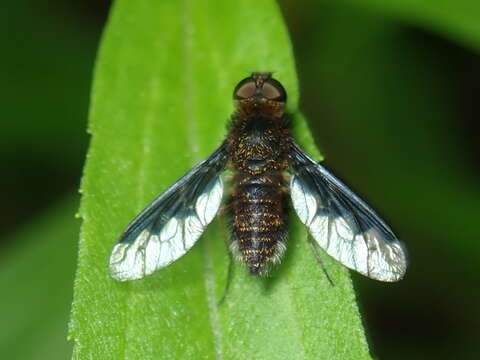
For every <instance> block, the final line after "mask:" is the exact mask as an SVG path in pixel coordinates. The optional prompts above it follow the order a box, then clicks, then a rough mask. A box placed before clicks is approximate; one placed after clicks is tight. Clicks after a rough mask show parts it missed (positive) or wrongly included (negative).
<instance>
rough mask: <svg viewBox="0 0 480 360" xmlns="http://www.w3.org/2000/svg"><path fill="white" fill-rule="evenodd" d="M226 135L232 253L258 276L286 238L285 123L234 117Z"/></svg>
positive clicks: (276, 256)
mask: <svg viewBox="0 0 480 360" xmlns="http://www.w3.org/2000/svg"><path fill="white" fill-rule="evenodd" d="M237 121H238V122H237V123H234V126H233V128H232V133H231V134H230V154H231V162H232V167H233V170H234V178H233V184H234V189H233V193H232V196H231V201H230V206H229V209H230V214H231V216H232V232H233V243H232V251H233V252H234V254H235V255H236V256H237V257H238V258H240V260H242V261H243V262H244V263H246V264H247V266H248V267H249V269H250V272H251V273H252V274H262V273H264V272H266V271H267V270H268V265H269V264H271V263H274V262H276V261H278V260H280V258H281V256H282V254H283V252H284V250H285V241H286V238H287V225H286V214H285V209H286V197H285V190H284V189H285V187H286V184H285V178H284V175H283V171H284V170H285V169H286V167H287V155H286V152H285V150H286V148H287V146H286V144H285V141H286V138H287V137H286V135H288V133H287V131H288V130H286V127H285V126H284V122H283V121H282V119H275V118H267V117H251V118H247V119H243V121H241V120H240V119H237Z"/></svg>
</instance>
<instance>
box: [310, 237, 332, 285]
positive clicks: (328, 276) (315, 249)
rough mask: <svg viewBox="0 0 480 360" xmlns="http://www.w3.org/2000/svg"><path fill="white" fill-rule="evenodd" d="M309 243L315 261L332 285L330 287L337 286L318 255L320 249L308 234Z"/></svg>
mask: <svg viewBox="0 0 480 360" xmlns="http://www.w3.org/2000/svg"><path fill="white" fill-rule="evenodd" d="M307 242H308V246H310V249H311V250H312V253H313V256H315V259H317V262H318V263H319V264H320V266H321V267H322V271H323V273H324V274H325V277H326V278H327V280H328V282H329V283H330V285H332V286H335V284H334V283H333V281H332V279H331V277H330V275H328V272H327V269H326V268H325V264H324V263H323V261H322V258H321V257H320V254H319V253H318V249H317V247H316V244H315V243H314V241H313V238H312V236H311V235H310V234H308V236H307Z"/></svg>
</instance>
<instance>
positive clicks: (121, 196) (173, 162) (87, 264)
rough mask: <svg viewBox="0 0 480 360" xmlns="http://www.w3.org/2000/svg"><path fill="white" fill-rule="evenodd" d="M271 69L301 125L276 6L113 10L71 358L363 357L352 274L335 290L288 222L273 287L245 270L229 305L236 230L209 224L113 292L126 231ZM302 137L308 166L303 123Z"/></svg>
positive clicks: (144, 4)
mask: <svg viewBox="0 0 480 360" xmlns="http://www.w3.org/2000/svg"><path fill="white" fill-rule="evenodd" d="M252 70H273V71H275V77H276V78H277V79H279V80H280V81H281V82H282V83H283V84H284V85H285V87H286V89H287V91H288V94H289V110H290V111H291V112H292V113H294V114H296V113H298V111H297V104H298V89H297V82H296V75H295V69H294V61H293V56H292V52H291V46H290V42H289V39H288V35H287V33H286V29H285V27H284V24H283V21H282V18H281V15H280V13H279V11H278V8H277V7H276V5H275V3H274V2H272V1H262V2H258V1H252V0H247V1H242V2H214V1H202V2H195V1H182V2H179V1H161V2H160V1H159V2H154V1H146V0H143V1H136V2H132V1H126V0H120V1H117V2H116V3H115V6H114V9H113V13H112V14H111V17H110V20H109V24H108V27H107V30H106V33H105V35H104V38H103V42H102V46H101V50H100V55H99V59H98V63H97V68H96V75H95V82H94V89H93V96H92V109H91V119H90V131H91V133H92V142H91V146H90V151H89V156H88V161H87V164H86V168H85V175H84V179H83V184H82V192H83V199H82V206H81V216H82V218H83V221H84V222H83V226H82V234H81V241H80V256H79V267H78V271H77V278H76V283H75V296H74V304H73V312H72V320H71V328H70V336H71V337H72V338H73V339H74V340H75V346H74V357H75V358H77V359H87V358H95V359H122V358H129V359H159V358H161V359H170V358H171V359H199V358H207V359H236V358H239V359H240V358H241V359H248V358H255V359H293V358H301V359H318V358H325V359H335V358H338V359H368V358H370V357H369V353H368V346H367V344H366V340H365V336H364V332H363V328H362V326H361V321H360V317H359V313H358V309H357V305H356V302H355V295H354V292H353V289H352V284H351V281H350V277H349V274H348V271H347V270H346V269H345V268H343V267H342V266H340V265H338V264H337V263H336V262H334V261H333V260H331V259H330V258H328V257H326V256H323V262H324V265H325V267H326V269H327V271H328V273H329V275H330V277H331V278H332V279H333V282H334V284H335V285H334V286H332V285H330V283H329V282H328V281H327V279H326V277H325V275H324V273H323V272H322V269H321V267H320V266H319V264H318V263H317V262H316V260H315V258H314V257H313V255H312V253H311V251H310V249H309V247H308V245H307V241H306V239H307V233H306V229H305V228H304V227H303V226H302V225H300V224H299V223H298V221H297V219H296V217H295V216H292V219H291V230H290V240H289V248H288V251H287V254H286V256H285V261H284V262H283V263H282V264H281V265H280V266H279V268H278V270H277V271H275V272H274V274H273V276H272V277H271V278H269V279H258V278H255V277H252V276H250V275H248V274H247V272H246V271H245V269H244V268H242V267H241V266H239V265H235V267H234V275H233V278H232V280H231V284H230V289H229V291H228V293H227V297H226V300H225V302H224V303H222V304H221V305H218V300H219V299H220V298H221V296H222V294H223V291H224V289H225V286H226V284H225V282H226V275H227V267H228V256H227V250H226V247H225V243H226V242H227V241H228V233H227V231H226V229H225V228H226V226H225V223H224V221H222V218H220V219H219V221H215V222H214V223H213V224H212V225H210V227H209V228H208V230H207V231H206V233H205V234H204V235H203V236H202V238H201V239H200V241H199V242H198V244H197V245H196V246H194V248H193V249H192V250H191V251H190V252H189V253H188V254H187V255H185V256H184V257H183V258H181V259H180V260H179V261H177V262H175V263H174V264H172V265H171V266H169V267H167V268H165V269H162V270H160V271H158V272H157V273H156V274H155V275H153V276H150V277H148V278H145V279H143V280H140V281H135V282H130V283H118V282H115V281H114V280H112V279H111V278H110V277H109V274H108V270H107V262H108V258H109V253H110V251H111V249H112V246H113V244H114V242H115V241H116V240H117V239H118V236H119V235H120V234H121V231H122V230H123V229H124V227H125V226H126V225H127V223H128V222H129V220H131V218H132V217H133V216H134V215H135V214H136V213H137V212H138V211H140V210H141V209H142V208H143V207H144V206H145V205H147V204H148V203H149V202H150V201H151V200H152V199H153V198H154V197H155V196H156V195H158V193H159V192H160V191H161V190H164V189H165V188H166V187H167V186H168V185H170V184H172V183H173V182H174V181H175V180H176V179H177V178H179V177H180V176H181V175H182V174H183V173H185V172H186V171H187V170H188V169H189V168H190V167H191V166H192V165H193V164H195V163H196V162H198V161H199V160H201V159H202V158H204V157H206V156H208V154H209V153H211V152H212V151H213V150H214V149H215V148H216V147H217V146H218V145H219V144H220V143H221V141H222V139H223V138H224V136H225V132H226V130H225V128H226V125H227V123H228V119H229V116H230V114H231V112H232V104H231V94H232V90H233V87H234V86H235V85H236V83H237V82H238V81H239V80H240V79H242V78H243V77H245V76H247V75H248V74H249V73H250V71H252ZM295 134H296V136H297V138H298V139H299V141H300V143H301V144H302V145H303V146H304V147H305V148H306V149H307V150H308V151H309V152H311V153H312V154H313V155H315V156H317V157H318V152H317V151H315V149H314V148H313V141H312V139H311V137H310V135H309V132H308V127H307V125H306V123H305V121H304V120H303V118H302V117H301V116H298V115H296V116H295Z"/></svg>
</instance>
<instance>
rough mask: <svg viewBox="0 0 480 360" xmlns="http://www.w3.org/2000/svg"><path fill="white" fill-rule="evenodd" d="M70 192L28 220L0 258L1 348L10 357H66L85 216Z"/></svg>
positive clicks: (6, 356)
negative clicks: (81, 219)
mask: <svg viewBox="0 0 480 360" xmlns="http://www.w3.org/2000/svg"><path fill="white" fill-rule="evenodd" d="M77 206H78V205H77V199H76V198H73V197H70V198H68V199H66V200H65V201H63V202H62V203H61V204H57V205H56V206H55V207H54V208H52V209H49V210H48V211H46V212H45V214H43V215H42V216H41V217H40V218H38V219H36V220H34V221H33V222H31V223H29V224H27V225H26V226H25V227H24V229H23V230H22V231H19V232H18V233H17V234H15V235H14V236H13V237H12V238H11V239H9V240H7V243H8V244H12V247H11V248H9V249H6V251H3V252H2V256H1V259H0V264H1V267H0V287H1V288H2V296H1V297H0V308H1V309H3V311H2V324H3V326H0V353H1V354H2V358H4V359H20V360H21V359H28V360H35V359H39V360H40V359H52V360H56V359H59V360H60V359H66V358H67V357H68V356H69V355H70V354H71V352H72V347H71V344H69V343H68V342H67V336H66V334H67V320H68V313H69V311H70V302H71V299H72V283H73V275H74V271H75V247H76V239H77V236H78V229H79V222H78V220H76V219H75V218H74V214H75V209H76V208H77Z"/></svg>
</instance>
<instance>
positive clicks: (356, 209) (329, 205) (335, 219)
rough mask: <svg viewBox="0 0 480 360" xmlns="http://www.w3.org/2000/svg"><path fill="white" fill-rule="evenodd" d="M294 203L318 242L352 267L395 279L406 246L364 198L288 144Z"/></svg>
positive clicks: (379, 277) (403, 265)
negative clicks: (290, 149)
mask: <svg viewBox="0 0 480 360" xmlns="http://www.w3.org/2000/svg"><path fill="white" fill-rule="evenodd" d="M290 164H291V167H292V169H293V172H294V175H293V176H292V179H291V182H290V193H291V197H292V202H293V206H294V208H295V210H296V212H297V214H298V216H299V218H300V220H301V221H302V222H303V223H304V224H305V225H306V226H307V227H308V228H309V230H310V233H311V235H312V236H313V238H314V239H315V240H316V241H317V243H318V244H319V245H320V246H321V247H322V248H323V249H324V250H325V251H326V252H327V253H328V254H329V255H330V256H332V257H333V258H335V259H336V260H338V261H340V262H341V263H342V264H344V265H345V266H347V267H348V268H350V269H352V270H356V271H358V272H359V273H361V274H363V275H366V276H368V277H370V278H372V279H376V280H381V281H398V280H400V279H401V278H402V277H403V276H404V274H405V270H406V267H407V257H406V250H405V248H404V247H403V246H402V244H401V243H400V242H399V241H398V239H397V238H396V236H395V235H394V234H393V232H392V230H391V229H390V228H389V227H388V225H387V224H386V223H385V222H384V221H383V220H382V219H381V218H380V217H379V216H378V215H377V214H376V213H375V212H374V211H373V210H372V208H370V207H369V206H368V205H367V204H366V203H365V202H364V201H363V200H361V199H360V198H359V197H358V196H357V195H355V194H354V193H353V192H352V191H351V190H350V189H349V188H348V187H347V186H345V185H344V184H343V183H342V182H341V181H340V180H338V179H337V178H336V177H335V176H333V175H332V174H331V173H330V172H329V171H328V170H326V169H325V168H324V167H323V166H321V165H320V164H318V163H316V162H315V161H314V160H313V159H311V158H310V157H309V156H308V155H306V154H305V153H304V152H303V151H302V150H301V149H300V148H299V147H298V146H297V145H296V144H294V143H293V142H292V152H291V155H290Z"/></svg>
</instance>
